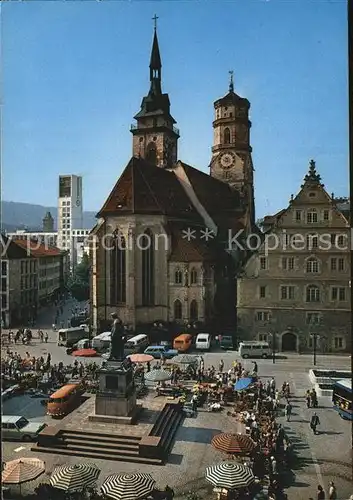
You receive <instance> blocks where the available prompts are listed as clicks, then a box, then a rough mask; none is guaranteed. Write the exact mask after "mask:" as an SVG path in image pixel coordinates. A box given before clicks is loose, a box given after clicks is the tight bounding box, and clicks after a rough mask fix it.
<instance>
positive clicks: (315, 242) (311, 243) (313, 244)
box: [306, 234, 319, 250]
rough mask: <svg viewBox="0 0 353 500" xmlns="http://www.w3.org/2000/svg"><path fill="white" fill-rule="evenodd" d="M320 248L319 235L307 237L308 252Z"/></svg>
mask: <svg viewBox="0 0 353 500" xmlns="http://www.w3.org/2000/svg"><path fill="white" fill-rule="evenodd" d="M318 246H319V236H318V235H317V234H308V235H307V236H306V248H307V250H314V249H315V248H318Z"/></svg>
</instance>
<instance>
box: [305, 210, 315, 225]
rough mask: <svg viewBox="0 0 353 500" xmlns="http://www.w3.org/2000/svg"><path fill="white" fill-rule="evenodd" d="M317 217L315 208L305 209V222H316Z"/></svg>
mask: <svg viewBox="0 0 353 500" xmlns="http://www.w3.org/2000/svg"><path fill="white" fill-rule="evenodd" d="M317 220H318V217H317V210H316V208H311V209H310V210H308V211H307V213H306V222H307V223H308V224H312V223H315V222H317Z"/></svg>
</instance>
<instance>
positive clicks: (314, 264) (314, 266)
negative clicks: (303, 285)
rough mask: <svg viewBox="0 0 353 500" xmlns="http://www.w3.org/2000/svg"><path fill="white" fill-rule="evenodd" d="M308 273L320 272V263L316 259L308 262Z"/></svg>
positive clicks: (313, 258)
mask: <svg viewBox="0 0 353 500" xmlns="http://www.w3.org/2000/svg"><path fill="white" fill-rule="evenodd" d="M306 272H307V273H318V272H319V261H318V260H317V259H315V257H310V258H309V259H308V260H307V261H306Z"/></svg>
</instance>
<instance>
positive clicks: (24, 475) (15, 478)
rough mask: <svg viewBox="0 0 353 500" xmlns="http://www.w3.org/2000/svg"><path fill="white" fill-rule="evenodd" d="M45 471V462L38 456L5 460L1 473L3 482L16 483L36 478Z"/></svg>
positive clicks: (19, 483)
mask: <svg viewBox="0 0 353 500" xmlns="http://www.w3.org/2000/svg"><path fill="white" fill-rule="evenodd" d="M44 471H45V463H44V462H43V460H39V459H38V458H18V459H16V460H11V462H6V464H5V467H4V470H3V471H2V473H1V481H2V483H3V484H18V485H20V486H21V484H23V483H27V482H28V481H33V480H34V479H37V477H39V476H40V475H41V474H43V472H44Z"/></svg>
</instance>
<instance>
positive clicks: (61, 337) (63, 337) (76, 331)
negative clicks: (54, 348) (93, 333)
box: [58, 327, 87, 347]
mask: <svg viewBox="0 0 353 500" xmlns="http://www.w3.org/2000/svg"><path fill="white" fill-rule="evenodd" d="M86 337H87V333H86V332H85V329H84V328H81V327H78V328H61V329H60V330H59V331H58V345H63V346H65V347H73V346H74V344H76V342H78V341H79V340H81V339H84V338H86Z"/></svg>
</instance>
